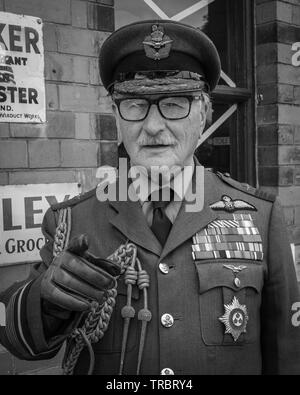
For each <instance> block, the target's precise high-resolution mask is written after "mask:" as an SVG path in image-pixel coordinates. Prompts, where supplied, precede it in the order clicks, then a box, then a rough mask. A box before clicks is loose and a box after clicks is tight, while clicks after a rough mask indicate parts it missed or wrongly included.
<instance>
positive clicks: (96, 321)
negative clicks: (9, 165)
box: [1, 20, 300, 375]
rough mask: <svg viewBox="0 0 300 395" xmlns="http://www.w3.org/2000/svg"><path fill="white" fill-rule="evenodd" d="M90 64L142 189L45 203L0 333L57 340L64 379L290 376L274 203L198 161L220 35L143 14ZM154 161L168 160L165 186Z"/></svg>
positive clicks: (295, 332) (292, 365) (295, 340)
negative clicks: (31, 258)
mask: <svg viewBox="0 0 300 395" xmlns="http://www.w3.org/2000/svg"><path fill="white" fill-rule="evenodd" d="M100 72H101V78H102V81H103V84H104V86H105V87H106V88H107V90H108V91H109V93H110V94H111V97H112V102H113V111H114V114H115V117H116V121H117V126H118V131H119V134H120V136H121V137H122V140H123V143H124V146H125V148H126V150H127V152H128V155H129V157H130V165H131V166H132V167H138V168H142V169H144V171H143V172H141V174H142V175H141V177H140V180H139V181H140V183H139V188H135V187H133V194H134V193H135V194H136V196H137V197H138V198H137V199H127V200H126V201H124V199H120V198H119V199H118V198H117V199H109V200H108V201H100V200H101V199H99V193H98V192H99V188H98V189H95V190H93V191H90V192H88V193H87V194H84V195H83V196H79V197H77V198H75V199H72V200H70V201H67V202H64V203H61V204H58V205H55V206H52V207H51V208H50V209H49V210H48V212H47V213H46V215H45V218H44V222H43V232H44V234H45V237H46V244H45V246H44V247H43V249H42V250H41V257H42V262H41V263H40V264H39V265H37V266H35V267H34V269H33V271H32V274H31V276H30V277H29V279H28V280H27V281H25V282H23V283H16V284H14V285H13V286H12V287H11V288H9V289H8V290H7V291H6V292H4V293H3V295H2V296H1V301H2V302H4V303H5V305H6V327H3V328H1V342H2V344H3V345H4V346H5V347H7V349H8V350H10V351H11V352H12V353H13V354H14V355H16V356H17V357H19V358H23V359H29V360H39V359H45V358H51V357H53V356H54V355H55V354H56V353H57V352H58V350H59V349H60V347H61V346H62V344H63V343H64V341H65V340H67V349H66V356H65V359H64V362H63V367H64V371H65V373H66V374H72V373H73V374H83V373H87V372H88V373H90V374H92V373H93V374H147V375H148V374H164V375H166V374H169V375H172V374H175V375H180V374H197V375H203V374H226V375H229V374H299V373H300V330H299V328H296V327H295V326H293V325H292V314H293V312H292V306H293V304H294V303H296V302H299V301H300V297H299V293H298V286H297V281H296V276H295V270H294V265H293V260H292V255H291V250H290V245H289V242H288V239H287V232H286V228H285V224H284V219H283V216H282V211H281V208H280V205H279V203H278V201H277V199H275V198H273V197H272V196H269V195H266V194H264V193H262V192H260V191H259V190H256V189H254V188H252V187H250V186H249V185H248V186H247V185H246V186H245V185H241V184H240V183H238V182H236V181H234V180H232V179H231V178H230V177H229V176H227V175H226V176H225V175H223V174H220V173H214V172H212V171H209V170H206V169H204V168H203V167H202V166H201V165H200V164H199V163H198V161H197V160H196V159H195V158H194V156H193V154H194V151H195V149H196V147H197V142H198V139H199V137H200V135H201V133H202V132H203V129H204V126H205V123H206V118H207V112H208V111H209V108H210V100H209V94H210V92H211V91H212V90H213V89H214V88H215V86H216V84H217V82H218V79H219V76H220V60H219V56H218V53H217V50H216V48H215V46H214V44H213V43H212V42H211V41H210V39H209V38H208V37H207V36H206V35H205V34H204V33H202V32H201V31H200V30H198V29H195V28H193V27H190V26H187V25H184V24H181V23H177V22H173V21H164V20H161V21H154V20H153V21H151V20H150V21H142V22H138V23H134V24H131V25H129V26H125V27H123V28H121V29H119V30H118V31H116V32H115V33H113V34H112V35H111V36H110V37H109V38H108V39H107V41H106V42H105V43H104V45H103V47H102V49H101V53H100ZM154 166H156V167H158V168H160V167H162V166H163V167H164V169H165V170H166V169H168V170H169V171H173V170H174V169H177V170H176V171H175V172H174V174H173V177H170V178H169V181H170V182H169V183H168V185H169V187H168V188H167V189H168V191H167V192H168V193H167V194H164V195H163V193H164V192H165V189H166V188H165V186H166V185H167V183H166V182H165V181H166V178H165V175H166V173H167V172H166V171H165V172H162V174H161V177H159V178H158V182H153V183H151V181H152V180H151V174H152V173H151V169H152V168H153V167H154ZM178 169H179V171H178ZM121 170H122V169H119V172H120V174H121ZM126 171H127V170H126ZM182 174H183V175H184V177H182V178H184V180H183V181H184V182H181V183H180V182H179V183H178V182H176V180H178V179H180V176H181V175H182ZM122 182H123V185H124V180H122V179H121V178H120V179H119V180H117V181H116V183H117V187H119V185H120V184H121V183H122ZM150 184H151V186H150V194H148V192H149V190H148V186H149V185H150ZM125 185H127V184H126V182H125ZM134 185H135V184H134V182H133V177H132V179H130V178H129V182H128V188H130V187H132V186H134ZM178 185H181V188H177V187H178ZM110 186H111V185H108V186H107V188H109V187H110ZM176 186H177V187H176ZM107 188H106V190H107ZM117 190H119V189H118V188H117ZM145 191H148V192H147V193H146V192H145ZM194 191H196V193H194ZM155 193H156V198H153V195H155ZM193 193H194V194H193ZM166 195H168V196H169V199H167V201H166V199H163V197H164V196H166ZM131 196H132V194H131ZM190 196H194V197H195V198H196V199H197V198H198V199H199V200H200V202H201V204H199V207H198V209H197V210H195V209H194V210H191V205H190ZM189 206H190V209H189Z"/></svg>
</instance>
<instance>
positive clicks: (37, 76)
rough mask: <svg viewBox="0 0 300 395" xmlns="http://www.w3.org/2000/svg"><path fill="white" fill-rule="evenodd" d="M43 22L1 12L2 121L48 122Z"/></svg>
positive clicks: (0, 83) (0, 110)
mask: <svg viewBox="0 0 300 395" xmlns="http://www.w3.org/2000/svg"><path fill="white" fill-rule="evenodd" d="M42 28H43V24H42V21H41V19H39V18H35V17H31V16H24V15H16V14H10V13H7V12H0V122H19V123H21V122H22V123H44V122H46V105H45V102H46V101H45V81H44V47H43V30H42Z"/></svg>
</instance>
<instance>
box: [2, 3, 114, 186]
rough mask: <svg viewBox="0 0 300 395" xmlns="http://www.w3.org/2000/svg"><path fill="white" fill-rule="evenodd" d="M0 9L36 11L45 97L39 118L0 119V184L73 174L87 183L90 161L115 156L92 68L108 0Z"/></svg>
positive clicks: (107, 22)
mask: <svg viewBox="0 0 300 395" xmlns="http://www.w3.org/2000/svg"><path fill="white" fill-rule="evenodd" d="M0 11H6V12H12V13H16V14H26V15H32V16H37V17H40V18H42V19H43V21H44V48H45V80H46V105H47V123H46V125H32V124H13V123H10V124H4V123H1V124H0V139H1V142H0V169H1V171H0V185H7V184H26V183H51V182H79V183H80V184H81V185H82V188H83V190H84V191H86V190H89V189H91V188H92V187H93V186H94V185H95V183H96V179H95V169H96V168H97V166H99V165H101V164H104V163H109V164H114V162H115V160H116V156H115V155H112V154H111V153H116V139H117V134H116V128H115V124H114V121H113V118H112V115H111V109H110V102H109V100H108V99H107V97H106V91H105V89H104V88H103V87H102V86H100V87H99V83H100V81H99V72H98V54H99V49H100V47H101V44H102V43H103V41H104V40H105V39H106V38H107V37H108V36H109V34H110V32H111V31H113V30H114V9H113V0H94V1H85V0H51V1H49V0H26V1H24V0H3V1H0ZM108 126H109V128H110V130H107V127H108ZM79 153H80V155H79Z"/></svg>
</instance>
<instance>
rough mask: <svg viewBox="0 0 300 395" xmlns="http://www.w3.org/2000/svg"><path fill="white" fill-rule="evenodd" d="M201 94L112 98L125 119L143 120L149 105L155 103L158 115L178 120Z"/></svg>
mask: <svg viewBox="0 0 300 395" xmlns="http://www.w3.org/2000/svg"><path fill="white" fill-rule="evenodd" d="M200 99H201V96H168V97H161V98H158V99H148V98H144V97H134V98H124V99H114V102H115V103H116V105H117V107H118V110H119V114H120V116H121V118H123V119H124V120H125V121H143V120H144V119H146V118H147V116H148V114H149V111H150V107H151V106H152V104H156V105H157V108H158V110H159V113H160V115H161V116H162V117H163V118H165V119H168V120H178V119H183V118H186V117H188V116H189V114H190V111H191V104H192V102H193V101H194V100H200Z"/></svg>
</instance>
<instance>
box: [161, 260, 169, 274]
mask: <svg viewBox="0 0 300 395" xmlns="http://www.w3.org/2000/svg"><path fill="white" fill-rule="evenodd" d="M158 267H159V270H160V271H161V272H162V273H163V274H168V273H169V271H170V268H169V266H168V265H167V264H166V263H163V262H161V263H160V264H159V265H158Z"/></svg>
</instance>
